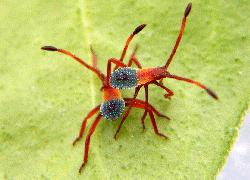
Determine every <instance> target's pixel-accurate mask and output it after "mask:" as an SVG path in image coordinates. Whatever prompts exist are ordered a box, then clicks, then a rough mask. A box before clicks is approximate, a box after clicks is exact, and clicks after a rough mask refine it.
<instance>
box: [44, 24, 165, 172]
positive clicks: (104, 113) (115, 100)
mask: <svg viewBox="0 0 250 180" xmlns="http://www.w3.org/2000/svg"><path fill="white" fill-rule="evenodd" d="M144 27H145V25H140V26H138V27H137V28H136V29H135V30H134V32H133V33H132V34H131V35H130V37H129V38H128V40H127V42H126V44H125V47H124V49H123V52H122V57H124V56H125V54H126V50H127V48H128V45H129V43H130V41H131V40H132V38H133V37H134V35H136V34H137V33H139V32H140V31H141V30H142V29H143V28H144ZM42 49H43V50H47V51H56V52H60V53H63V54H65V55H67V56H70V57H72V58H73V59H74V60H76V61H77V62H79V63H81V64H82V65H83V66H84V67H86V68H88V69H89V70H91V71H93V72H94V73H95V74H97V76H98V77H99V79H100V80H101V81H102V88H101V91H102V94H103V102H102V103H101V104H100V105H98V106H96V107H95V108H93V109H92V110H91V111H90V112H89V113H88V114H87V116H86V117H85V118H84V120H83V122H82V126H81V130H80V132H79V135H78V137H77V138H76V139H75V140H74V142H73V145H75V143H76V142H78V141H79V140H80V139H81V138H82V136H83V133H84V131H85V128H86V124H87V121H88V119H90V118H91V117H92V116H94V115H95V114H97V117H96V119H95V120H94V122H93V123H92V125H91V127H90V130H89V132H88V135H87V137H86V140H85V151H84V157H83V163H82V165H81V167H80V169H79V173H81V171H82V169H83V167H84V166H85V165H86V163H87V161H88V151H89V144H90V138H91V136H92V134H93V133H94V131H95V128H96V126H97V125H98V123H99V122H100V120H101V118H102V117H104V118H105V119H107V120H116V119H117V118H119V117H121V115H122V113H123V111H124V108H125V106H128V107H129V109H128V110H127V111H126V112H125V114H124V116H123V117H122V121H124V120H125V119H126V118H127V116H128V114H129V111H130V109H131V108H132V107H134V108H140V109H144V110H145V112H144V114H143V116H142V118H141V122H142V125H143V128H145V126H144V120H145V118H146V115H147V113H149V117H150V120H151V123H152V126H153V129H154V132H155V134H156V135H159V136H161V137H164V138H167V136H165V135H164V134H162V133H160V132H159V131H158V128H157V124H156V121H155V118H154V114H155V115H157V116H159V117H164V118H166V119H168V120H169V118H168V117H167V116H165V115H163V114H161V113H159V112H158V111H157V110H156V109H155V108H154V107H153V106H152V105H150V104H148V103H146V102H145V101H142V100H139V99H135V98H124V99H123V98H122V97H121V93H120V90H119V89H116V88H113V87H111V86H110V84H109V79H108V78H107V77H108V75H110V73H111V71H112V70H111V63H114V62H116V63H118V64H119V62H121V61H118V62H117V60H116V59H114V58H111V59H109V60H108V65H107V76H105V75H104V74H103V73H102V72H101V71H100V70H99V69H98V68H97V59H96V55H95V53H94V51H93V49H92V48H91V52H92V61H93V65H92V66H91V65H89V64H87V63H86V62H84V61H83V60H81V59H80V58H78V57H77V56H75V55H73V54H72V53H71V52H69V51H66V50H64V49H58V48H56V47H53V46H44V47H42ZM135 51H136V49H135V50H134V52H133V54H132V55H131V58H130V60H129V62H128V65H127V66H131V65H132V63H133V62H134V63H135V64H136V65H137V66H138V67H139V68H141V65H140V63H139V61H138V60H137V59H136V58H135ZM120 127H121V125H120V126H119V127H118V129H117V131H116V133H115V138H116V135H117V133H118V132H119V129H120Z"/></svg>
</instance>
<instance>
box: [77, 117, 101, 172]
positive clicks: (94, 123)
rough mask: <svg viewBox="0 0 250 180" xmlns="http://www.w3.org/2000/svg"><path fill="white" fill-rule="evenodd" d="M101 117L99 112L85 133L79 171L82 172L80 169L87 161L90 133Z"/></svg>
mask: <svg viewBox="0 0 250 180" xmlns="http://www.w3.org/2000/svg"><path fill="white" fill-rule="evenodd" d="M101 118H102V115H101V114H99V115H98V116H97V117H96V119H95V121H94V122H93V123H92V125H91V127H90V130H89V133H88V135H87V137H86V140H85V150H84V157H83V163H82V165H81V166H80V168H79V173H81V172H82V169H83V168H84V166H85V165H86V163H87V161H88V153H89V143H90V138H91V136H92V134H93V133H94V131H95V128H96V126H97V125H98V123H99V122H100V120H101Z"/></svg>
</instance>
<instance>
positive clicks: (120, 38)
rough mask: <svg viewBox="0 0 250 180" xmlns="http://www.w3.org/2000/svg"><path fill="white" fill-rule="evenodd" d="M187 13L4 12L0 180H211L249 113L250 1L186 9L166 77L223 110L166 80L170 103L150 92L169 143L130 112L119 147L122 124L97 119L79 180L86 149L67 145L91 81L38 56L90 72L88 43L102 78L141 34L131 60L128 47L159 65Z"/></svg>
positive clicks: (89, 98)
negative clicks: (129, 39) (161, 115)
mask: <svg viewBox="0 0 250 180" xmlns="http://www.w3.org/2000/svg"><path fill="white" fill-rule="evenodd" d="M187 3H188V2H175V1H163V0H156V1H149V0H146V1H145V0H144V1H142V0H139V1H132V0H127V1H119V2H118V1H115V0H109V1H100V0H91V1H83V0H80V1H79V2H78V1H62V2H59V1H42V0H31V1H24V2H22V3H21V4H20V2H18V1H8V0H4V1H2V2H1V5H0V21H1V22H2V23H1V24H2V25H1V26H0V37H1V43H0V50H1V51H0V59H1V61H0V100H1V101H0V128H1V130H0V142H1V146H0V162H1V163H0V179H4V178H5V179H213V178H214V177H215V176H216V175H217V173H218V171H219V169H221V167H222V166H223V164H224V163H225V159H226V157H227V155H228V153H229V150H230V148H231V146H232V143H233V142H234V140H235V138H236V136H237V133H238V128H239V126H240V124H241V122H242V119H243V117H244V115H245V111H246V110H247V109H248V107H249V99H250V97H249V96H250V86H249V84H250V76H249V74H250V61H249V58H248V56H247V55H249V42H250V40H249V31H248V26H249V24H250V22H249V21H250V20H249V18H247V17H249V15H250V14H249V12H250V11H249V9H248V8H247V7H248V6H247V5H249V2H248V1H231V2H230V3H229V2H228V3H224V2H223V1H216V0H213V1H209V2H206V3H204V2H203V1H194V2H193V8H192V11H191V13H190V16H189V18H188V22H187V27H186V30H185V33H184V37H183V40H182V42H181V45H180V48H179V49H178V51H177V54H176V56H175V58H174V60H173V62H172V64H171V65H170V68H169V71H170V72H172V73H174V74H177V75H181V76H185V77H189V78H192V79H195V80H197V81H200V82H202V83H204V84H206V85H208V86H209V87H211V88H212V89H213V90H214V91H216V92H217V94H218V95H219V97H220V100H219V101H214V100H213V99H211V98H210V97H208V96H207V94H206V93H205V92H203V91H201V90H200V89H199V88H197V87H194V86H192V85H190V84H186V83H183V82H179V81H174V80H164V84H165V85H167V86H168V87H169V88H170V89H172V90H173V91H174V92H175V96H174V97H173V98H172V100H171V101H168V100H166V99H164V98H163V94H164V92H163V91H162V90H161V89H159V88H156V87H154V86H151V87H150V102H151V104H153V105H155V106H156V107H157V109H159V110H160V111H161V112H163V113H165V114H166V115H168V116H170V117H171V119H172V120H171V121H170V122H166V121H165V120H164V119H161V118H156V120H157V122H158V127H159V130H160V131H161V132H162V133H164V134H167V135H168V136H169V137H170V140H164V139H161V138H160V137H157V136H156V135H155V134H154V132H153V130H152V128H151V124H150V121H149V119H148V118H147V119H146V121H147V122H146V127H147V131H146V132H145V133H142V128H141V124H140V117H141V116H142V114H143V112H142V111H141V110H133V111H132V113H131V114H130V116H129V118H128V120H127V121H126V123H125V124H124V126H123V128H122V130H121V133H120V134H119V137H118V140H117V141H115V140H114V139H113V135H114V133H115V130H116V127H117V125H118V123H119V122H118V121H116V122H112V123H111V122H108V121H105V120H103V121H102V122H101V123H100V124H99V126H98V128H97V130H96V132H95V134H94V136H93V138H92V139H91V140H92V141H91V146H90V154H89V155H90V156H89V162H88V164H87V166H86V168H85V169H84V172H83V173H82V175H80V176H79V175H78V172H77V171H78V168H79V166H80V164H81V162H82V153H83V149H84V142H83V141H84V139H83V141H81V143H79V144H78V145H77V146H76V147H74V148H73V147H72V145H71V142H72V141H73V140H74V138H75V136H76V135H77V134H78V131H79V128H80V125H81V120H82V118H83V117H84V116H85V115H86V114H87V113H88V111H89V110H90V109H91V108H93V107H94V106H96V105H97V104H98V103H101V94H100V91H99V88H100V82H99V80H98V79H97V78H96V76H95V75H93V74H92V73H90V72H89V71H87V70H86V69H85V68H83V67H81V66H80V65H79V64H77V63H75V62H73V61H72V60H71V59H70V58H68V57H65V56H63V55H60V54H57V53H50V52H42V51H41V50H40V47H41V46H43V45H54V46H56V47H59V48H64V49H67V50H69V51H71V52H73V53H74V54H77V55H78V56H80V57H83V59H84V60H86V61H87V62H89V63H90V62H91V61H90V54H89V45H90V44H92V45H93V47H94V49H95V50H96V53H97V55H98V66H99V67H100V69H102V70H103V71H104V72H105V70H106V62H107V59H108V58H110V57H117V58H118V57H119V56H120V53H121V51H122V48H123V45H124V42H125V40H126V38H127V37H128V35H129V34H130V33H131V32H132V31H133V29H134V28H135V27H136V26H137V25H139V24H142V23H146V24H148V25H147V27H146V28H145V29H143V31H142V32H141V33H140V34H138V35H137V37H136V38H135V39H134V40H133V43H132V44H131V46H130V49H129V53H130V52H131V50H132V48H133V47H134V46H135V43H137V44H138V45H139V50H138V53H137V57H138V59H139V60H140V61H141V63H142V65H143V66H144V67H153V66H160V65H163V64H164V63H165V61H166V59H167V57H168V55H169V54H170V52H171V50H172V47H173V45H174V42H175V39H176V37H177V34H178V30H179V26H180V23H181V18H182V15H183V12H184V9H185V6H186V5H187ZM129 53H128V54H129ZM127 57H128V55H127ZM126 60H127V59H126ZM130 95H131V92H129V91H125V92H124V96H130ZM140 97H141V98H143V93H141V94H140ZM88 127H89V126H88Z"/></svg>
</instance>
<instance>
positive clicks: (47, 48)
mask: <svg viewBox="0 0 250 180" xmlns="http://www.w3.org/2000/svg"><path fill="white" fill-rule="evenodd" d="M41 49H42V50H45V51H57V50H58V49H57V48H56V47H54V46H43V47H41Z"/></svg>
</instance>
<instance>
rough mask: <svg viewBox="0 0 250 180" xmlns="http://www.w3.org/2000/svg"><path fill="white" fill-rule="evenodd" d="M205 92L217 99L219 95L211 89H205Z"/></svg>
mask: <svg viewBox="0 0 250 180" xmlns="http://www.w3.org/2000/svg"><path fill="white" fill-rule="evenodd" d="M206 91H207V93H208V94H209V95H210V96H211V97H212V98H214V99H216V100H218V99H219V97H218V96H217V94H215V92H213V91H212V90H211V89H206Z"/></svg>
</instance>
